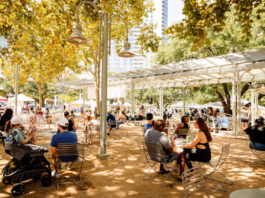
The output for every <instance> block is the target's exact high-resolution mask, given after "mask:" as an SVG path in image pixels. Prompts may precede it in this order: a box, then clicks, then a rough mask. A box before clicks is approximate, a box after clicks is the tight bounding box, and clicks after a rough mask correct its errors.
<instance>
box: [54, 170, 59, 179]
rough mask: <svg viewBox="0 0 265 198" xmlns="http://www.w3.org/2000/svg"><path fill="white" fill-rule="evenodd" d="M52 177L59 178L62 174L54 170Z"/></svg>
mask: <svg viewBox="0 0 265 198" xmlns="http://www.w3.org/2000/svg"><path fill="white" fill-rule="evenodd" d="M52 177H55V178H59V177H60V174H59V173H58V172H57V171H56V170H54V171H52Z"/></svg>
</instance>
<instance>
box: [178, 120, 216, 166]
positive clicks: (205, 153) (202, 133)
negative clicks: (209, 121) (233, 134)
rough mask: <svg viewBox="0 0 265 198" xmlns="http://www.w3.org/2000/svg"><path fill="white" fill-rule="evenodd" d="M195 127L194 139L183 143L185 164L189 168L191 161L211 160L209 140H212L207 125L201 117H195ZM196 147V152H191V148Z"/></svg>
mask: <svg viewBox="0 0 265 198" xmlns="http://www.w3.org/2000/svg"><path fill="white" fill-rule="evenodd" d="M194 124H195V128H196V129H199V132H198V133H197V134H196V137H195V139H194V140H193V141H192V142H191V143H190V144H189V145H184V146H183V148H184V149H185V157H186V165H187V166H188V168H189V169H191V168H192V164H191V161H198V162H209V161H210V160H211V149H210V146H209V142H211V141H212V136H211V133H210V131H209V128H208V126H207V125H206V123H205V121H204V120H203V119H202V118H196V119H195V123H194ZM194 147H195V148H196V152H195V153H193V152H191V149H192V148H194Z"/></svg>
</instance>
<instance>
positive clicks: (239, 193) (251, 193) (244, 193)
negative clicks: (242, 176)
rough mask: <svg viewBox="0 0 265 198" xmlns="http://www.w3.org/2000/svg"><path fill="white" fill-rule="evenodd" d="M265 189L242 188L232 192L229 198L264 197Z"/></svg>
mask: <svg viewBox="0 0 265 198" xmlns="http://www.w3.org/2000/svg"><path fill="white" fill-rule="evenodd" d="M264 197H265V190H261V189H240V190H236V191H234V192H232V193H231V194H230V195H229V198H264Z"/></svg>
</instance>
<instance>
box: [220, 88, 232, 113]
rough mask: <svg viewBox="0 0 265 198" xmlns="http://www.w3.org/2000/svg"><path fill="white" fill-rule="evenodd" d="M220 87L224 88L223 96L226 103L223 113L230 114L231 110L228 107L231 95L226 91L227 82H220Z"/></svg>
mask: <svg viewBox="0 0 265 198" xmlns="http://www.w3.org/2000/svg"><path fill="white" fill-rule="evenodd" d="M222 87H223V89H224V92H225V98H226V104H225V106H224V111H225V113H227V114H230V115H232V110H231V108H230V107H231V96H230V93H229V91H228V87H227V84H226V83H223V84H222Z"/></svg>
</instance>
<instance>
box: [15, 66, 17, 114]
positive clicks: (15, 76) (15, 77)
mask: <svg viewBox="0 0 265 198" xmlns="http://www.w3.org/2000/svg"><path fill="white" fill-rule="evenodd" d="M17 96H18V64H16V75H15V115H16V116H17Z"/></svg>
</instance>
